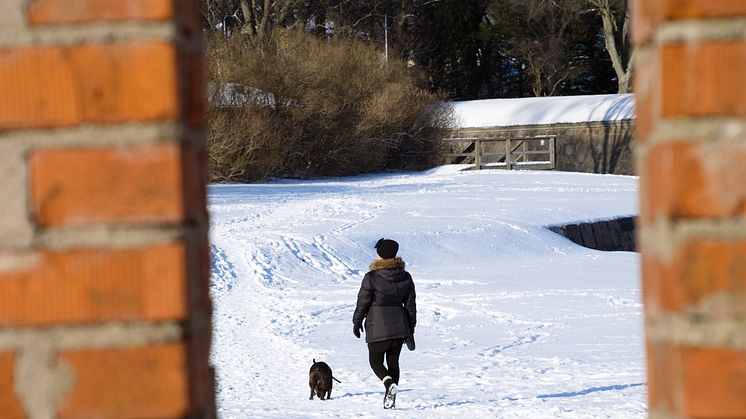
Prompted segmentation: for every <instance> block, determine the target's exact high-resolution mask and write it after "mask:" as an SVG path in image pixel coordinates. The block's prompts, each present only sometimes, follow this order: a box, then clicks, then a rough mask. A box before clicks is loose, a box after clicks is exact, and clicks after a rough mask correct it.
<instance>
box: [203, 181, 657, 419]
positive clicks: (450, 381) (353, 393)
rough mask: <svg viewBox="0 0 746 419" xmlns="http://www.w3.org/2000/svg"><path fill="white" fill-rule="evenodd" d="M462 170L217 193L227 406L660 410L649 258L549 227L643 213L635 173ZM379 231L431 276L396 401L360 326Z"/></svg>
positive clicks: (508, 412) (287, 413)
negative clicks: (320, 394)
mask: <svg viewBox="0 0 746 419" xmlns="http://www.w3.org/2000/svg"><path fill="white" fill-rule="evenodd" d="M457 168H458V167H456V166H450V167H442V168H438V169H434V170H431V171H428V172H422V173H406V174H385V175H375V176H360V177H355V178H343V179H332V180H322V181H307V182H299V181H293V182H291V181H281V182H273V183H268V184H254V185H240V186H212V187H211V188H210V191H209V210H210V214H211V239H212V261H213V276H212V281H213V283H212V291H213V297H214V300H215V318H214V322H215V335H214V344H213V363H214V364H215V366H216V370H217V380H218V403H219V409H220V415H221V417H222V418H233V417H235V418H256V417H276V418H290V417H298V418H306V417H341V418H347V417H406V418H408V417H423V418H425V417H427V418H431V417H443V418H446V417H448V418H451V417H456V416H457V415H468V417H490V418H492V417H499V418H526V417H532V418H551V417H562V418H573V417H584V418H585V417H615V418H616V417H643V416H644V415H645V413H646V407H645V392H646V386H645V370H644V361H643V347H642V342H643V341H642V309H641V305H640V294H639V285H638V281H639V275H638V267H639V258H638V255H637V254H634V253H626V252H599V251H594V250H589V249H585V248H582V247H579V246H577V245H575V244H573V243H571V242H570V241H568V240H566V239H564V238H563V237H561V236H558V235H556V234H554V233H552V232H550V231H548V230H546V229H545V228H543V226H546V225H550V224H559V223H563V222H571V221H580V220H590V219H603V218H611V217H614V216H620V215H630V214H635V213H636V212H637V201H636V199H637V198H636V195H637V179H636V178H634V177H623V176H601V175H589V174H571V173H561V172H505V171H479V172H474V171H471V172H457V170H456V169H457ZM381 237H387V238H393V239H396V240H397V241H399V243H400V244H401V250H400V256H402V257H403V258H404V260H405V261H406V262H407V269H408V270H409V271H410V272H411V273H412V275H413V277H414V279H415V284H416V287H417V305H418V328H417V332H416V334H417V345H418V346H417V350H416V351H414V352H408V351H406V349H405V350H404V352H403V354H402V358H401V365H402V378H401V382H400V393H399V396H398V399H397V409H396V411H393V412H392V411H384V410H383V409H382V408H381V404H382V398H383V386H382V385H381V384H380V382H378V380H377V379H376V378H375V376H374V375H373V373H372V372H371V371H370V368H369V367H368V362H367V349H366V346H365V343H364V340H363V339H356V338H355V337H354V336H353V335H352V320H351V319H352V312H353V310H354V305H355V298H356V294H357V291H358V288H359V286H360V280H361V278H362V275H363V274H364V273H365V272H366V271H367V266H368V264H369V263H370V262H371V261H372V259H373V257H374V255H375V254H374V250H373V249H372V246H373V244H374V243H375V242H376V240H378V239H379V238H381ZM313 358H315V359H317V360H323V361H326V362H327V363H329V364H330V366H331V367H332V369H333V370H334V375H335V377H337V378H338V379H339V380H341V381H342V383H341V384H337V383H335V386H334V390H333V392H332V400H329V401H326V402H322V401H319V400H314V401H309V400H308V396H309V388H308V368H309V367H310V365H311V362H312V359H313Z"/></svg>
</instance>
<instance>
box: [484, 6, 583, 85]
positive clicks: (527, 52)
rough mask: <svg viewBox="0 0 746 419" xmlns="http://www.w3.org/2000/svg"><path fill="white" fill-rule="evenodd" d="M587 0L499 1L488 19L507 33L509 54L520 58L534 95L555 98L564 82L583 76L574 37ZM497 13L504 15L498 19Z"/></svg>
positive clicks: (492, 8)
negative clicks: (575, 56)
mask: <svg viewBox="0 0 746 419" xmlns="http://www.w3.org/2000/svg"><path fill="white" fill-rule="evenodd" d="M583 1H584V0H565V1H562V2H558V1H554V0H498V1H495V2H494V3H493V4H492V7H491V8H490V11H489V13H492V14H493V16H492V17H491V18H490V19H488V21H489V22H490V23H493V22H499V23H493V24H503V25H505V26H506V27H507V28H509V29H508V30H510V31H511V32H508V34H507V37H508V40H507V45H508V46H509V53H511V54H512V55H514V56H515V57H517V58H518V59H520V60H521V61H522V63H523V66H524V67H525V68H524V70H525V72H524V74H525V76H526V77H527V78H528V80H529V82H530V88H531V91H532V93H533V94H534V96H552V95H554V94H555V92H556V91H557V89H558V88H559V87H560V85H561V84H562V83H565V82H567V81H570V80H572V79H574V78H577V77H579V76H580V74H582V68H581V66H582V64H581V63H579V62H576V61H575V60H573V47H574V43H575V40H574V39H573V36H574V34H575V32H574V31H575V29H576V26H577V24H578V22H580V16H581V13H582V11H583V9H584V3H583ZM495 14H501V16H500V17H499V18H497V17H496V16H495Z"/></svg>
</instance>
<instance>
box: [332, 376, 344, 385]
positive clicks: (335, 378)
mask: <svg viewBox="0 0 746 419" xmlns="http://www.w3.org/2000/svg"><path fill="white" fill-rule="evenodd" d="M332 380H334V381H336V382H338V383H339V384H342V382H341V381H339V380H337V379H336V378H334V376H332Z"/></svg>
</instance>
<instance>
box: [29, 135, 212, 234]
mask: <svg viewBox="0 0 746 419" xmlns="http://www.w3.org/2000/svg"><path fill="white" fill-rule="evenodd" d="M183 158H184V157H183V155H182V151H181V148H180V146H179V145H178V144H160V145H153V146H142V147H132V148H121V149H106V148H102V149H61V150H56V149H55V150H41V151H36V152H33V153H32V154H31V157H30V159H29V162H30V164H29V166H30V167H29V171H30V179H31V182H30V185H31V204H32V211H33V215H34V219H35V220H36V222H37V223H39V224H40V225H42V226H55V225H81V224H91V223H103V222H171V223H175V222H178V221H181V220H183V219H184V218H185V208H184V207H185V205H186V201H185V194H184V179H183V176H184V173H183V171H186V170H194V169H195V168H196V163H194V162H190V163H191V164H188V165H186V166H185V165H183ZM191 183H192V184H194V183H195V182H194V181H192V182H191ZM190 188H191V189H195V188H199V185H190ZM192 194H193V195H198V191H194V192H193V193H192ZM190 198H192V197H191V196H190ZM200 202H203V201H200Z"/></svg>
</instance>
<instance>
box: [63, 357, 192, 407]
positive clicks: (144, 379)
mask: <svg viewBox="0 0 746 419" xmlns="http://www.w3.org/2000/svg"><path fill="white" fill-rule="evenodd" d="M60 361H61V362H64V363H67V364H69V365H70V366H72V368H73V370H74V372H75V375H76V381H75V386H74V387H73V389H72V390H71V391H70V392H69V393H68V394H66V395H65V397H64V398H63V400H62V402H61V404H60V406H61V407H60V410H59V416H60V417H61V418H81V417H87V418H90V417H107V418H146V417H147V418H175V417H185V416H187V414H188V413H189V394H188V393H189V390H188V377H187V356H186V350H185V347H184V345H183V344H181V343H174V344H169V345H161V346H150V347H144V348H132V349H107V350H83V351H77V352H66V353H62V354H61V355H60Z"/></svg>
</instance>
